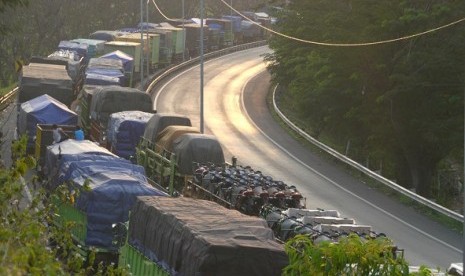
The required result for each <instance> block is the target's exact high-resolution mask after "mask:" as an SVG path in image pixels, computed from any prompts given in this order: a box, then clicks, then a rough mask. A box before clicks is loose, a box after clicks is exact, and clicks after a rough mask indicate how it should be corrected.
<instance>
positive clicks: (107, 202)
mask: <svg viewBox="0 0 465 276" xmlns="http://www.w3.org/2000/svg"><path fill="white" fill-rule="evenodd" d="M45 166H46V170H45V171H46V174H45V175H46V182H45V183H46V184H45V188H46V189H47V191H48V193H49V194H50V195H51V196H50V200H51V201H52V202H54V203H55V206H57V208H56V209H55V210H54V216H53V218H54V219H53V224H55V225H56V226H57V227H58V228H59V229H62V231H69V232H70V233H71V235H72V239H73V242H74V243H75V245H76V248H78V253H79V254H81V255H82V256H83V257H84V258H85V259H86V260H87V258H88V257H89V254H90V253H91V252H95V253H96V263H98V262H100V261H103V262H105V263H106V264H109V263H111V262H113V263H116V262H117V259H118V254H119V247H118V245H117V244H115V243H114V240H115V236H114V234H115V233H114V230H113V225H114V224H117V223H123V222H126V221H127V220H128V216H129V210H130V208H131V207H132V205H133V204H134V202H135V199H136V197H137V196H142V195H145V196H167V194H166V193H164V192H162V191H160V190H158V189H156V188H154V187H153V186H151V185H150V184H149V183H148V181H147V178H146V177H145V172H144V169H143V167H141V166H138V165H135V164H132V163H131V162H129V161H128V160H126V159H123V158H120V157H117V156H116V155H114V154H112V153H111V152H109V151H108V150H106V149H104V148H102V147H100V146H98V145H96V144H95V143H93V142H91V141H88V140H83V141H76V140H73V139H69V140H66V141H63V142H60V143H57V144H53V145H50V146H48V147H47V150H46V156H45ZM60 187H64V188H65V190H67V191H69V192H70V193H69V195H67V196H66V195H65V196H63V194H61V193H57V192H56V191H59V190H60Z"/></svg>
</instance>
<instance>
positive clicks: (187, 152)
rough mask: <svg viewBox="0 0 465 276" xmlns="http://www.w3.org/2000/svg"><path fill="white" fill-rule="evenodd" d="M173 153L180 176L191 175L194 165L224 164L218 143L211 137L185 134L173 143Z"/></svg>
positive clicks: (221, 150)
mask: <svg viewBox="0 0 465 276" xmlns="http://www.w3.org/2000/svg"><path fill="white" fill-rule="evenodd" d="M173 153H174V154H175V156H176V164H177V166H178V171H179V173H181V174H188V175H192V174H193V164H194V163H213V164H224V154H223V149H222V148H221V145H220V143H219V142H218V140H217V139H216V137H215V136H213V135H206V134H195V133H187V134H184V135H182V136H179V137H178V138H177V139H176V140H174V142H173Z"/></svg>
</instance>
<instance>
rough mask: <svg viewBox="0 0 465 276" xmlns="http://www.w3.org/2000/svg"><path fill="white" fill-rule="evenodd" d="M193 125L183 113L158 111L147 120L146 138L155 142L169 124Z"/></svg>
mask: <svg viewBox="0 0 465 276" xmlns="http://www.w3.org/2000/svg"><path fill="white" fill-rule="evenodd" d="M172 125H177V126H192V124H191V120H190V119H189V118H188V117H186V116H182V115H177V114H168V113H157V114H155V115H153V117H152V118H150V120H149V121H148V122H147V126H146V127H145V131H144V139H146V140H147V141H150V142H152V143H155V141H156V139H157V137H158V134H159V133H160V132H161V131H163V130H164V129H165V128H166V127H167V126H172Z"/></svg>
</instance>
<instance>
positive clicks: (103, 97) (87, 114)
mask: <svg viewBox="0 0 465 276" xmlns="http://www.w3.org/2000/svg"><path fill="white" fill-rule="evenodd" d="M78 102H79V103H78V105H77V107H76V108H77V112H78V114H79V126H80V127H81V128H82V129H83V131H84V133H85V134H86V137H89V138H90V140H92V141H95V142H98V143H100V144H101V145H102V146H104V147H106V146H107V145H106V130H107V126H108V120H109V118H110V115H111V114H113V113H115V112H121V111H131V110H138V111H142V112H150V113H155V112H156V111H155V110H153V109H152V100H151V98H150V95H149V94H147V93H145V92H143V91H141V90H139V89H136V88H130V87H120V86H116V85H109V86H87V85H85V86H84V87H83V89H82V90H81V93H80V94H79V95H78Z"/></svg>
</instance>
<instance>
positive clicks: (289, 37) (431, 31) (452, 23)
mask: <svg viewBox="0 0 465 276" xmlns="http://www.w3.org/2000/svg"><path fill="white" fill-rule="evenodd" d="M220 1H221V2H222V3H223V4H224V5H226V6H227V7H228V8H230V9H231V10H233V11H234V12H235V13H237V14H238V15H240V16H242V17H243V18H245V19H246V20H247V21H249V22H251V23H252V24H255V25H257V26H258V27H260V28H262V29H264V30H267V31H269V32H271V33H273V34H276V35H279V36H282V37H285V38H288V39H292V40H295V41H299V42H302V43H307V44H314V45H320V46H331V47H360V46H372V45H379V44H387V43H392V42H398V41H402V40H408V39H412V38H415V37H419V36H423V35H426V34H429V33H433V32H436V31H439V30H442V29H445V28H448V27H451V26H454V25H457V24H459V23H461V22H463V21H465V17H464V18H461V19H458V20H456V21H454V22H451V23H448V24H445V25H442V26H439V27H436V28H433V29H430V30H427V31H424V32H420V33H416V34H412V35H407V36H403V37H398V38H393V39H387V40H380V41H372V42H362V43H329V42H320V41H312V40H306V39H302V38H298V37H294V36H290V35H286V34H283V33H280V32H277V31H275V30H273V29H270V28H268V27H265V26H263V25H262V24H260V23H259V22H255V21H254V20H253V19H251V18H249V17H247V16H246V15H245V14H243V13H241V12H240V11H238V10H236V9H235V8H234V7H233V6H231V5H230V4H228V3H227V2H226V1H225V0H220ZM152 2H153V5H154V6H155V8H156V9H157V10H158V12H159V13H160V14H161V15H162V16H163V17H164V18H165V19H166V20H170V21H172V20H176V19H172V18H169V17H168V16H166V15H165V14H164V13H163V11H162V10H161V9H160V8H159V7H158V5H157V3H156V2H155V0H152Z"/></svg>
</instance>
